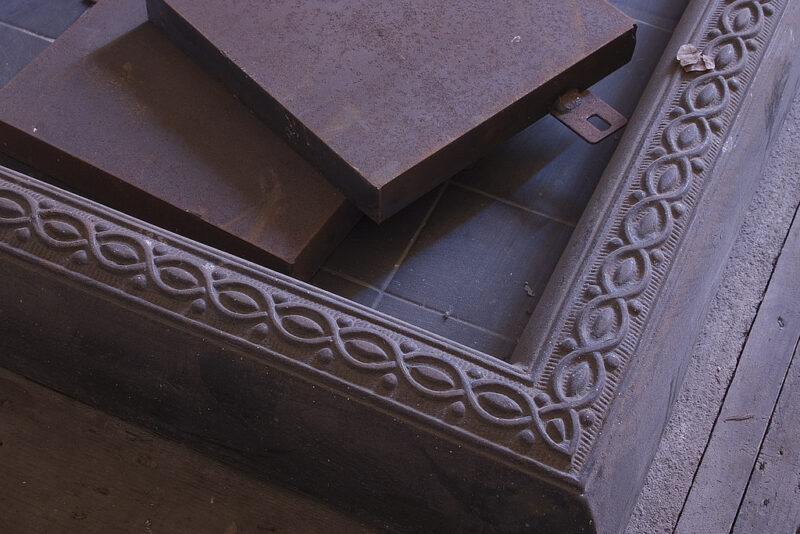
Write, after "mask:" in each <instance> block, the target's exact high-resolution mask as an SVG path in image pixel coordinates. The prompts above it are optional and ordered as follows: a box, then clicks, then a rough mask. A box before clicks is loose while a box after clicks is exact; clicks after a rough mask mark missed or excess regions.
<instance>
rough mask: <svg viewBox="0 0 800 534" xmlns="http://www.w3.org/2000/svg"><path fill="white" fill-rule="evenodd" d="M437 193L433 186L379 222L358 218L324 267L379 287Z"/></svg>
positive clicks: (385, 279) (387, 277)
mask: <svg viewBox="0 0 800 534" xmlns="http://www.w3.org/2000/svg"><path fill="white" fill-rule="evenodd" d="M438 195H439V189H436V190H435V191H432V192H430V193H428V194H427V195H425V196H424V197H422V198H421V199H419V200H417V201H416V202H414V203H413V204H411V205H410V206H408V207H407V208H405V209H403V210H401V211H400V212H399V213H397V214H396V215H394V216H393V217H390V218H389V219H388V220H387V221H385V222H383V223H381V224H376V223H374V222H373V221H371V220H369V219H367V218H366V217H364V218H362V219H361V221H360V222H359V223H358V224H356V227H355V228H354V229H353V230H352V231H351V232H350V233H349V234H348V236H347V237H346V238H345V239H344V241H343V242H342V243H341V244H340V245H339V246H338V247H337V249H336V250H335V251H334V252H333V254H331V255H330V257H329V258H328V260H327V261H326V263H325V265H324V267H325V268H326V269H328V270H331V271H336V272H339V273H342V274H345V275H347V276H349V277H352V278H356V279H358V280H361V281H363V282H364V283H365V284H367V285H370V286H374V287H377V288H383V286H384V285H385V284H386V282H387V280H388V279H389V277H390V276H391V274H392V272H393V271H394V269H395V267H396V266H397V264H399V263H400V260H401V258H402V256H403V252H404V251H405V250H406V248H407V247H408V245H409V243H410V242H411V239H412V238H413V237H414V234H415V233H416V232H417V229H418V228H419V226H420V224H421V223H422V221H423V220H424V219H425V216H426V215H427V213H428V211H429V210H430V208H431V205H432V204H433V202H434V201H435V199H436V198H437V197H438Z"/></svg>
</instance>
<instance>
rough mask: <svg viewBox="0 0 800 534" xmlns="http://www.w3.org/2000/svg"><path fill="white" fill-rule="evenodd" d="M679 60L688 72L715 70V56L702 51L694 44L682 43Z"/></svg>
mask: <svg viewBox="0 0 800 534" xmlns="http://www.w3.org/2000/svg"><path fill="white" fill-rule="evenodd" d="M677 60H678V61H680V62H681V67H683V70H685V71H686V72H705V71H707V70H714V67H715V65H714V58H713V57H711V56H707V55H705V54H703V53H701V52H700V51H699V50H698V49H697V47H696V46H694V45H693V44H685V45H681V47H680V48H679V49H678V56H677Z"/></svg>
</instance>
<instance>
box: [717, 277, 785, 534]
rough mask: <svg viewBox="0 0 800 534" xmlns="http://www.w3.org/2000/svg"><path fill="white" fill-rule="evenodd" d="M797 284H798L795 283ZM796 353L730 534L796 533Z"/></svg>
mask: <svg viewBox="0 0 800 534" xmlns="http://www.w3.org/2000/svg"><path fill="white" fill-rule="evenodd" d="M798 285H800V284H798ZM798 354H800V351H798V350H795V352H794V357H793V359H792V364H791V366H790V367H789V373H788V375H787V377H786V382H785V384H784V386H783V388H782V390H781V395H780V398H779V399H778V405H777V407H776V408H775V413H774V414H773V416H772V420H771V421H770V425H769V431H768V432H767V437H766V439H765V440H764V445H763V446H762V447H761V453H760V454H759V455H758V461H757V463H756V466H755V468H754V469H753V474H752V476H751V477H750V483H749V484H748V486H747V493H746V494H745V498H744V501H743V502H742V506H741V509H740V511H739V514H738V516H737V517H736V523H735V524H734V528H733V532H734V534H737V533H742V534H749V533H751V532H765V533H771V532H776V533H777V532H789V533H793V532H797V531H800V439H798V436H800V411H798V409H797V408H798V407H799V406H800V357H799V356H798Z"/></svg>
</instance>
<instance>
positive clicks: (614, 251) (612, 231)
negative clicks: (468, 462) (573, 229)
mask: <svg viewBox="0 0 800 534" xmlns="http://www.w3.org/2000/svg"><path fill="white" fill-rule="evenodd" d="M784 4H785V2H783V3H782V2H777V1H771V0H761V1H754V0H736V1H732V2H731V1H729V2H720V3H719V6H718V7H717V9H716V10H715V11H714V13H713V16H712V17H711V18H710V21H711V23H710V26H711V27H710V28H709V27H707V28H705V29H702V30H700V31H699V32H698V33H697V35H698V40H701V39H702V38H703V36H704V35H707V36H708V39H709V40H708V42H706V43H704V44H702V46H700V48H701V49H702V50H703V53H704V54H707V55H709V56H711V57H714V58H715V60H716V69H715V70H712V71H709V72H705V73H702V74H699V75H697V74H685V73H683V72H682V71H680V70H679V69H678V68H677V66H676V72H677V73H678V74H677V75H676V76H677V77H679V78H680V84H679V88H678V90H677V91H676V95H677V96H676V97H675V99H674V107H673V108H672V110H671V112H670V113H669V114H667V115H666V116H665V117H664V119H663V120H662V123H661V124H660V125H659V127H658V128H657V129H656V135H655V136H653V138H652V139H651V140H650V142H649V146H646V148H644V149H643V150H641V151H640V152H639V154H640V156H639V157H638V158H637V159H636V160H634V162H633V163H632V164H631V167H630V168H631V169H645V170H644V172H642V173H641V174H640V175H637V173H631V175H630V178H628V184H627V186H628V193H627V194H625V193H623V194H622V195H621V196H620V198H621V199H623V200H620V201H618V202H617V205H616V206H615V209H614V210H613V211H612V213H614V212H615V213H616V214H617V216H616V217H615V218H614V221H613V223H612V224H611V225H610V227H609V228H607V229H606V233H605V237H604V238H601V242H605V243H608V246H606V247H600V249H599V250H598V251H597V252H596V253H594V254H593V256H594V257H591V258H590V259H589V261H588V262H587V264H588V265H591V267H590V268H589V269H587V270H586V271H585V272H587V273H588V275H584V279H583V282H582V284H583V287H584V288H585V290H584V292H583V296H581V297H579V298H578V299H577V300H576V301H575V302H574V303H573V304H572V306H571V308H570V310H571V311H570V312H569V315H568V318H567V320H566V321H565V322H564V323H563V324H562V326H561V327H560V334H559V335H558V337H557V339H560V344H561V347H562V349H563V350H562V352H558V351H557V352H554V353H553V354H551V355H550V357H549V358H548V360H547V363H546V364H545V365H544V366H543V367H542V371H541V373H540V374H539V376H537V377H536V384H537V387H538V388H540V389H543V390H545V391H547V392H548V393H550V395H551V396H552V402H550V403H548V405H547V406H545V407H543V408H542V409H541V410H539V412H538V413H537V415H538V416H539V417H541V418H542V425H544V426H545V427H548V426H549V427H551V428H552V431H551V432H548V433H547V435H546V436H545V440H546V441H547V442H548V444H549V445H550V446H551V447H553V448H554V449H557V450H559V451H561V452H563V453H565V454H568V455H570V456H571V469H570V471H571V472H572V473H577V472H579V471H580V470H581V467H582V466H583V463H584V461H585V459H586V457H587V456H588V454H589V451H590V450H591V445H592V442H593V441H594V437H595V435H596V432H597V429H598V428H599V427H600V426H601V425H600V424H598V421H597V417H595V416H591V417H590V416H589V415H588V414H589V413H590V412H588V411H587V410H590V409H591V410H593V411H594V412H596V414H597V415H598V416H599V417H600V418H602V416H603V415H605V412H606V410H607V408H608V405H609V404H610V402H611V400H612V399H613V397H614V391H615V390H616V387H617V385H618V384H619V382H620V379H621V377H622V374H623V373H624V370H625V367H626V364H627V363H628V361H629V360H630V356H631V354H632V353H633V351H634V349H635V347H636V343H637V339H638V337H639V335H640V333H641V330H642V328H643V325H644V318H645V317H646V315H647V312H648V310H649V308H650V306H651V305H652V303H653V301H654V300H655V299H656V297H657V295H658V292H659V289H660V287H661V285H662V283H663V280H664V278H665V276H666V273H667V272H668V271H669V268H670V266H671V263H672V260H673V258H674V254H675V250H676V249H677V246H678V244H679V243H680V240H681V238H682V237H683V233H684V230H685V228H686V226H687V225H688V220H689V219H690V218H691V216H692V215H693V212H694V210H695V207H696V203H697V200H698V198H699V197H700V196H701V193H702V190H703V188H704V185H705V179H704V178H705V176H704V171H705V170H706V168H708V167H709V166H710V165H709V164H708V163H707V162H708V161H709V160H713V158H714V157H715V156H716V155H717V153H718V152H719V150H720V148H721V145H722V141H723V140H724V139H725V137H726V134H727V127H728V126H729V125H730V123H731V122H732V120H733V117H734V116H735V111H736V109H738V106H739V102H740V100H741V94H742V92H743V86H744V85H745V82H748V83H749V81H750V79H752V76H753V73H754V71H755V67H756V66H757V65H758V62H759V60H760V56H759V54H756V53H754V51H756V50H759V49H762V50H763V48H764V42H765V40H766V38H767V37H768V36H769V34H770V33H771V30H772V21H771V20H769V19H770V16H772V15H773V14H774V13H775V11H778V10H781V11H782V8H783V5H784ZM723 150H724V149H723ZM583 414H586V416H584V415H583Z"/></svg>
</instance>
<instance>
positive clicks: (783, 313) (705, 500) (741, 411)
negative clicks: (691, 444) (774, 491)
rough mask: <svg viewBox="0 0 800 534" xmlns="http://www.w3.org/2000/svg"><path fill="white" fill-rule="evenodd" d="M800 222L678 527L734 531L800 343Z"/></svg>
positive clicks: (790, 236)
mask: <svg viewBox="0 0 800 534" xmlns="http://www.w3.org/2000/svg"><path fill="white" fill-rule="evenodd" d="M798 302H800V220H798V218H797V217H796V216H795V221H794V223H793V225H792V227H791V229H790V231H789V234H788V237H787V239H786V242H785V244H784V247H783V251H782V252H781V256H780V258H779V259H778V262H777V264H776V267H775V271H774V273H773V275H772V278H771V280H770V282H769V286H768V288H767V292H766V294H765V296H764V300H763V301H762V303H761V306H760V307H759V310H758V314H757V315H756V319H755V321H754V323H753V327H752V329H751V331H750V335H749V337H748V339H747V344H746V345H745V347H744V350H743V351H742V355H741V357H740V359H739V363H738V365H737V368H736V374H735V375H734V377H733V380H732V381H731V384H730V386H729V388H728V392H727V394H726V396H725V400H724V402H723V405H722V409H721V410H720V413H719V415H718V417H717V421H716V423H715V425H714V429H713V431H712V434H711V438H710V439H709V443H708V446H707V447H706V451H705V453H704V455H703V459H702V461H701V463H700V467H699V469H698V471H697V474H696V475H695V479H694V481H693V483H692V488H691V490H690V492H689V495H688V497H687V500H686V503H685V504H684V508H683V511H682V513H681V517H680V519H679V521H678V525H677V527H676V529H675V530H676V532H678V533H687V534H691V533H695V532H728V531H729V530H730V528H731V526H732V525H733V521H734V519H735V517H736V511H737V509H738V508H739V503H740V502H741V499H742V495H744V491H745V488H746V486H747V481H748V478H749V476H750V472H751V470H752V468H753V464H754V463H755V461H756V457H757V455H758V454H759V448H760V446H761V443H762V441H763V439H764V434H765V432H766V429H767V423H768V421H769V418H770V416H771V415H772V412H773V409H774V407H775V403H776V400H777V398H778V392H779V391H780V388H781V386H782V384H783V381H784V378H785V376H786V369H787V367H788V366H789V362H790V360H791V358H792V354H793V353H794V349H795V346H796V345H797V341H798V338H800V306H798V304H797V303H798Z"/></svg>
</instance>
